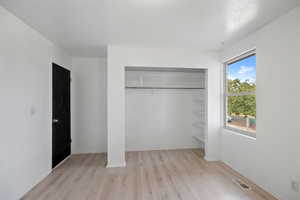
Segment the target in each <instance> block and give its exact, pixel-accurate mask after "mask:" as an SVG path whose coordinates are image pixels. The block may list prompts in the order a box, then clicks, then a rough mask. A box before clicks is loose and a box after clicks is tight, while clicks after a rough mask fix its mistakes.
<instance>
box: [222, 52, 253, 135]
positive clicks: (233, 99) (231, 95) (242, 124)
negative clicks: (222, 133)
mask: <svg viewBox="0 0 300 200" xmlns="http://www.w3.org/2000/svg"><path fill="white" fill-rule="evenodd" d="M255 91H256V54H255V51H251V52H248V53H246V54H244V55H242V56H239V57H237V58H235V59H233V60H231V61H228V62H226V63H225V112H224V113H225V117H224V118H225V119H224V123H225V128H228V129H231V130H235V131H238V132H239V133H242V134H245V135H248V136H252V137H256V95H255Z"/></svg>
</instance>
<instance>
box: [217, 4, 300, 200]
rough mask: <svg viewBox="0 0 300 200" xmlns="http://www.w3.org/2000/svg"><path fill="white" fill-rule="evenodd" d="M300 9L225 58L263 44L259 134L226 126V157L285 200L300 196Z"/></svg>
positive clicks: (259, 58) (259, 63)
mask: <svg viewBox="0 0 300 200" xmlns="http://www.w3.org/2000/svg"><path fill="white" fill-rule="evenodd" d="M299 19H300V8H297V9H294V10H293V11H291V12H290V13H288V14H287V15H285V16H283V17H281V18H279V19H277V20H276V21H274V22H273V23H271V24H269V25H267V26H265V27H264V28H263V29H261V30H259V31H258V32H257V33H255V34H253V35H251V36H249V37H248V38H246V39H245V40H243V41H241V42H239V43H237V44H235V45H233V46H231V47H228V48H226V49H225V50H224V52H223V53H222V57H223V61H225V60H226V59H228V58H230V57H233V56H235V55H238V54H239V53H241V52H243V51H245V50H249V49H250V48H253V47H256V49H257V139H256V140H255V139H251V138H249V137H244V136H241V135H238V134H235V133H233V132H229V131H225V130H224V131H223V134H222V149H221V152H222V159H223V161H224V162H226V163H228V164H229V165H230V166H232V167H233V168H234V169H236V170H237V171H239V172H240V173H242V174H243V175H245V176H246V177H248V178H250V179H251V180H253V181H254V182H255V183H257V184H258V185H260V186H262V187H263V188H264V189H266V190H268V191H269V192H271V193H273V194H274V195H275V196H276V197H278V198H279V199H282V200H286V199H288V200H299V199H300V193H296V192H293V191H292V190H291V179H296V180H298V181H300V148H299V147H300V145H299V144H300V134H299V112H300V108H299V102H300V94H299V92H298V91H299V80H300V79H299V74H300V65H299V55H300V20H299Z"/></svg>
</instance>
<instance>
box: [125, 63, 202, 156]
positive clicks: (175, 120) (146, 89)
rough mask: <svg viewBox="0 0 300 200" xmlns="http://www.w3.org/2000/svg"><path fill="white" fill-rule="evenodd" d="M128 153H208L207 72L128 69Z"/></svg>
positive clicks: (200, 70)
mask: <svg viewBox="0 0 300 200" xmlns="http://www.w3.org/2000/svg"><path fill="white" fill-rule="evenodd" d="M125 95H126V97H125V101H126V102H125V104H126V105H125V127H126V151H148V150H164V149H165V150H173V149H174V150H175V149H201V151H202V152H203V153H205V152H204V149H205V141H206V134H207V70H206V69H195V68H161V67H125Z"/></svg>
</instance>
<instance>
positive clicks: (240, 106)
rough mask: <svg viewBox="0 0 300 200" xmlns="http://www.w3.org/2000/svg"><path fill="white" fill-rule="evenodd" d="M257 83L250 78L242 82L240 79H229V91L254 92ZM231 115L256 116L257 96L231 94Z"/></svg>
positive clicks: (229, 105)
mask: <svg viewBox="0 0 300 200" xmlns="http://www.w3.org/2000/svg"><path fill="white" fill-rule="evenodd" d="M255 90H256V85H255V84H254V83H251V82H249V81H248V80H246V81H244V82H241V81H240V80H239V79H235V80H228V93H229V94H232V93H235V94H236V93H241V92H253V91H255ZM227 103H228V105H227V106H228V113H229V115H244V116H253V117H256V96H255V95H244V96H229V97H228V101H227Z"/></svg>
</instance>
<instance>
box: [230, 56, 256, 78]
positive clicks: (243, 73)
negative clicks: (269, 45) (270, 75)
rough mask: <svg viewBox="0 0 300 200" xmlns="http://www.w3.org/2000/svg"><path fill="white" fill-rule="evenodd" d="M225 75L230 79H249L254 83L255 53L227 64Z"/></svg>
mask: <svg viewBox="0 0 300 200" xmlns="http://www.w3.org/2000/svg"><path fill="white" fill-rule="evenodd" d="M227 76H228V79H231V80H233V79H240V80H241V81H246V80H249V81H250V82H252V83H256V55H254V56H251V57H248V58H246V59H244V60H241V61H238V62H236V63H233V64H231V65H228V68H227Z"/></svg>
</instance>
